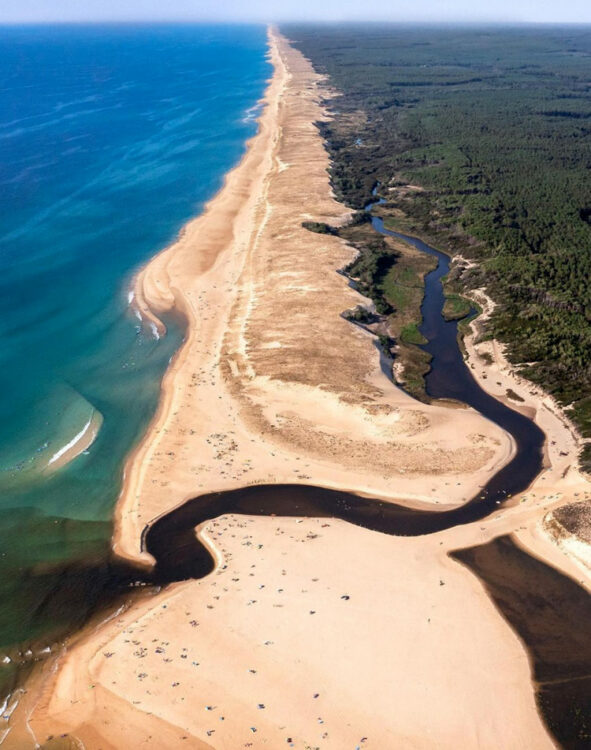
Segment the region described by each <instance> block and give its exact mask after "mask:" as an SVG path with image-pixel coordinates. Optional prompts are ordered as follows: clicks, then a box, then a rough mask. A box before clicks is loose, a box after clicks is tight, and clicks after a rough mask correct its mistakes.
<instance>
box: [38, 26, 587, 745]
mask: <svg viewBox="0 0 591 750" xmlns="http://www.w3.org/2000/svg"><path fill="white" fill-rule="evenodd" d="M271 43H272V44H271V48H272V55H273V61H274V64H275V74H274V77H273V79H272V81H271V83H270V86H269V89H268V92H267V96H266V109H265V111H264V114H263V116H262V120H261V128H260V132H259V134H258V136H257V137H256V138H255V139H254V141H253V142H252V143H251V145H250V149H249V151H248V153H247V155H246V156H245V158H244V159H243V161H242V163H241V165H240V167H239V168H238V169H237V170H235V171H234V172H233V173H231V175H230V176H229V178H228V180H227V183H226V186H225V188H224V190H223V191H222V192H221V193H220V195H218V196H217V197H216V199H215V200H214V201H213V202H212V204H211V205H210V206H209V208H208V211H207V212H206V214H205V215H204V216H203V217H201V218H199V219H197V220H196V221H194V222H192V223H191V224H189V225H188V227H187V228H186V230H185V231H184V233H183V235H182V237H181V238H180V239H179V242H178V243H177V244H175V245H174V246H172V247H171V248H169V249H167V250H166V251H164V252H163V253H161V254H160V255H159V256H158V257H157V258H156V259H155V260H154V261H152V263H150V265H149V266H147V267H146V269H144V271H143V272H142V273H141V274H140V276H139V277H138V281H137V286H136V294H137V298H138V300H139V304H140V306H141V308H142V309H143V313H144V315H145V316H146V317H150V316H156V317H155V318H152V317H150V319H151V320H153V321H155V320H157V318H158V315H161V314H162V313H164V312H166V311H169V310H173V309H176V310H180V311H182V312H183V314H184V315H185V316H186V317H187V319H188V321H189V329H188V337H187V341H186V343H185V345H184V347H183V349H182V350H181V352H180V353H179V355H178V357H177V358H176V360H175V362H174V363H173V365H172V366H171V368H170V370H169V372H168V373H167V375H166V378H165V383H164V388H163V395H162V403H161V408H160V411H159V414H158V415H157V418H156V419H155V421H154V424H153V425H152V427H151V428H150V430H149V432H148V434H147V436H146V439H145V440H144V441H143V443H142V445H141V446H140V447H139V449H138V450H137V451H136V453H135V455H134V456H132V457H131V459H130V462H129V465H128V467H127V472H126V483H125V488H124V493H123V495H122V498H121V502H120V504H119V506H118V525H117V535H116V539H115V547H116V550H117V552H118V553H119V554H121V555H124V556H127V557H130V558H132V559H134V560H142V559H143V560H146V562H147V561H148V559H147V556H145V555H142V553H141V547H140V535H141V531H142V529H143V528H144V526H145V525H146V524H147V523H149V522H150V521H151V520H152V519H153V518H155V517H157V516H158V515H160V514H162V513H164V512H166V511H167V510H169V509H170V508H172V507H174V506H176V505H178V504H179V503H181V502H182V501H183V500H185V499H186V498H189V497H194V496H197V495H199V494H201V493H205V492H208V491H211V490H218V489H224V488H232V487H237V486H241V485H244V484H247V483H255V482H294V481H296V482H297V481H301V482H305V483H309V484H322V485H325V486H330V487H342V488H347V489H357V490H359V491H365V492H368V493H371V494H374V495H380V496H383V497H385V498H392V499H395V500H396V501H401V502H409V503H413V502H414V503H430V504H432V507H433V509H434V510H435V509H436V507H435V503H439V504H440V505H441V506H446V505H447V506H449V505H453V504H457V503H459V502H461V501H462V500H463V499H464V498H466V499H467V498H469V497H470V496H471V495H472V494H473V493H474V491H475V489H476V488H477V487H478V485H480V484H483V483H484V481H486V479H487V478H488V477H489V476H490V474H491V472H492V471H494V468H495V466H498V465H499V464H500V463H501V462H503V461H505V460H506V459H507V458H508V456H509V454H510V451H511V444H510V441H509V439H508V437H507V436H506V435H505V434H504V433H503V432H502V431H500V430H499V429H498V428H496V427H495V426H494V425H492V424H491V423H488V422H487V421H486V420H484V419H483V418H482V417H480V416H479V415H478V414H476V413H474V412H472V411H470V410H457V409H445V408H442V407H427V406H424V405H421V404H418V403H417V402H415V401H413V400H412V399H410V398H409V397H407V396H406V395H405V394H404V393H403V392H401V391H400V390H398V389H396V388H395V387H394V386H392V385H391V384H389V383H388V381H387V380H386V379H385V377H384V376H383V375H382V374H381V373H380V371H379V368H378V362H377V353H376V351H375V349H374V346H373V343H372V341H371V339H370V338H369V337H368V336H366V335H365V334H364V333H362V332H361V331H360V330H359V329H357V328H355V327H353V326H351V325H350V324H348V323H346V322H345V321H344V320H343V319H342V318H340V313H341V312H342V311H343V310H344V309H346V308H348V307H352V306H353V305H355V304H357V303H358V302H359V299H360V298H359V296H358V295H357V294H356V293H355V292H354V291H353V290H351V289H349V288H348V287H347V285H346V283H345V280H344V279H343V277H341V276H339V275H338V274H337V273H336V269H338V268H339V267H341V266H343V265H344V264H345V263H346V262H347V261H348V259H349V258H350V257H351V251H350V249H348V248H347V247H346V246H344V245H343V244H342V243H341V242H340V241H339V240H337V239H335V238H332V237H326V236H321V235H316V234H311V233H309V232H306V231H305V230H303V229H302V228H301V226H300V225H301V221H302V220H305V219H313V220H325V221H337V220H341V219H342V217H343V208H342V206H340V205H339V204H337V203H336V202H335V201H334V200H333V199H332V198H331V196H330V191H329V186H328V177H327V173H326V167H327V157H326V154H325V152H324V149H323V147H322V143H321V141H320V138H319V136H318V134H317V131H316V130H315V128H314V126H313V124H312V123H313V122H314V121H315V120H317V119H318V118H319V117H321V116H322V109H321V107H320V104H319V101H318V85H319V81H318V78H317V76H315V75H314V73H313V72H312V70H311V68H310V66H309V65H308V63H307V62H306V61H305V60H303V58H301V56H300V55H299V54H298V53H296V52H295V51H293V50H292V49H291V48H289V47H288V46H287V44H286V42H285V41H284V40H283V39H281V38H280V37H278V36H276V35H273V36H272V38H271ZM474 356H475V355H474V353H473V357H474ZM473 361H474V362H475V363H476V364H477V360H475V359H474V360H473ZM476 364H475V367H476ZM478 367H480V365H479V364H478ZM478 367H477V368H476V369H478ZM480 369H482V368H480ZM501 370H502V367H501V366H499V372H500V371H501ZM475 372H476V371H475ZM482 374H483V373H482V372H481V371H480V370H479V371H478V372H476V375H477V376H478V377H482ZM501 374H502V375H503V377H505V376H506V377H507V378H510V377H511V373H501ZM489 377H490V376H487V381H486V382H488V379H489ZM495 382H496V378H495ZM499 382H503V383H504V381H501V380H499ZM507 382H512V383H513V381H510V380H508V381H507ZM513 386H515V384H514V383H513ZM524 397H525V398H526V401H525V402H524V406H526V407H528V408H530V409H531V411H532V413H534V412H540V413H541V411H542V410H541V408H539V407H540V404H539V403H538V402H536V400H535V399H536V398H537V397H536V396H535V394H531V393H528V394H524ZM544 414H545V412H544ZM543 418H544V419H550V418H549V417H547V416H544V417H543ZM545 427H546V428H547V429H548V430H553V433H552V434H553V435H554V436H555V437H556V440H557V441H560V445H561V446H567V447H568V449H569V450H570V451H571V453H570V458H569V461H570V463H569V465H568V466H569V467H571V468H568V467H565V465H564V464H563V463H560V461H562V460H563V459H564V457H562V456H560V455H559V453H558V452H556V451H551V453H550V454H549V458H548V460H549V468H550V471H549V472H546V474H544V475H543V476H542V477H541V478H539V479H538V480H537V481H536V483H535V485H534V486H533V487H532V488H530V490H529V491H528V493H527V494H526V495H525V498H526V499H525V500H524V501H523V502H519V503H518V504H516V505H515V506H514V507H512V508H510V507H507V508H503V509H502V510H499V512H498V513H497V514H495V515H494V516H492V517H490V518H489V519H486V520H485V521H482V522H479V523H476V524H470V525H468V526H463V527H457V528H454V529H450V530H447V531H444V532H441V533H438V534H433V535H430V536H428V537H419V538H401V537H390V536H385V535H382V534H378V533H375V532H370V531H367V530H365V529H362V528H358V527H355V526H352V525H350V524H347V523H345V522H343V521H336V520H331V519H329V520H326V519H294V518H289V519H288V518H275V517H270V518H263V517H249V516H236V515H228V516H223V517H221V518H219V519H216V520H215V521H212V522H210V523H208V524H206V525H205V527H204V528H201V529H200V530H199V533H200V535H201V537H202V539H203V540H204V541H205V542H206V543H207V544H208V545H209V546H210V548H211V549H212V551H213V552H214V554H215V556H216V559H217V567H216V571H215V572H214V573H213V574H211V575H210V576H208V577H207V578H204V579H202V580H200V581H189V582H186V583H182V584H175V585H173V586H170V587H168V588H167V589H166V590H164V591H162V592H160V593H158V594H154V595H152V596H148V597H147V598H146V599H144V600H143V601H142V602H141V603H137V604H135V605H133V606H132V607H131V608H130V609H128V610H127V611H125V612H123V613H120V614H119V615H118V616H116V617H115V618H114V619H112V620H111V621H110V622H108V623H106V624H104V625H103V626H102V627H99V628H98V629H95V630H94V631H93V632H90V633H88V634H87V635H86V636H85V637H83V638H82V639H80V640H79V642H78V643H77V644H76V645H75V646H74V647H73V648H71V649H70V650H69V651H68V652H67V653H66V655H65V656H64V657H63V658H62V659H61V660H60V662H59V664H58V665H57V668H56V670H55V672H54V673H53V674H52V675H50V676H49V677H47V678H46V680H45V682H43V683H42V684H41V687H40V693H39V695H38V702H37V705H36V707H35V710H34V711H32V713H31V716H30V719H29V726H30V729H31V732H32V733H34V735H35V736H36V738H37V740H38V741H39V742H43V741H45V739H46V738H47V736H48V735H50V734H52V735H57V734H60V733H66V732H67V733H70V740H71V741H72V742H73V743H74V742H76V743H83V746H85V747H86V748H88V749H89V750H90V749H91V748H92V749H93V750H94V749H95V748H103V749H104V750H107V749H108V748H120V747H134V748H135V747H154V748H169V747H170V748H177V747H181V748H182V747H192V748H224V749H227V750H235V749H237V748H242V747H252V748H265V747H267V748H273V749H274V748H281V747H291V746H293V747H296V748H302V749H304V748H334V749H335V750H344V749H346V748H351V749H352V750H353V749H354V748H360V749H361V748H373V749H374V750H386V749H390V748H391V749H392V750H393V749H394V748H396V749H398V748H433V747H438V748H450V749H451V748H458V747H462V748H491V750H492V749H493V748H495V749H496V748H499V747H502V748H506V749H509V750H511V749H513V748H515V750H517V749H518V748H519V749H521V748H524V747H527V748H536V749H537V748H549V747H552V746H553V744H552V741H551V740H550V738H549V736H548V734H547V733H546V730H545V728H544V727H543V724H542V722H541V720H540V718H539V716H538V713H537V710H536V705H535V700H534V692H533V688H532V685H531V682H530V667H529V663H528V659H527V655H526V652H525V650H524V648H523V646H522V645H521V643H520V642H519V640H518V639H517V637H516V636H515V634H514V633H513V631H512V630H511V629H510V628H509V627H508V626H507V624H506V623H505V621H504V620H503V619H502V617H501V616H500V615H499V614H498V612H497V611H496V609H495V608H494V606H493V605H492V603H491V601H490V599H489V597H488V596H487V595H486V593H485V591H484V589H483V587H482V586H481V585H480V583H479V582H478V580H477V579H476V578H475V577H474V576H473V575H471V574H470V573H469V572H468V571H467V570H466V569H465V568H464V567H462V566H461V565H459V564H458V563H456V562H454V561H453V560H451V559H450V558H449V557H448V556H447V553H448V552H449V551H451V550H453V549H456V548H459V547H463V546H470V545H473V544H478V543H482V542H485V541H487V540H489V539H491V538H493V537H494V536H497V535H499V534H504V533H509V532H516V533H517V535H518V536H517V538H520V535H521V538H522V541H523V543H524V544H527V546H528V549H531V550H532V552H534V553H535V554H539V555H540V556H544V554H551V555H553V556H554V559H553V560H552V563H553V564H555V565H557V566H558V567H562V568H563V569H564V570H565V572H567V573H571V574H574V572H576V573H577V574H579V570H578V569H576V568H574V567H573V564H572V562H571V561H570V560H569V559H568V558H567V556H566V555H565V554H564V553H563V552H562V551H560V550H559V549H558V548H557V547H556V546H555V545H550V544H549V542H548V539H547V537H544V536H543V535H542V534H540V533H538V532H539V528H540V526H539V523H540V519H541V518H542V516H543V514H544V512H545V510H546V509H550V508H552V507H554V506H555V505H556V504H557V503H559V502H564V500H565V499H567V498H568V497H571V496H572V495H573V494H574V492H575V491H578V490H579V489H580V488H581V487H583V486H585V484H584V480H583V479H582V478H581V477H580V476H579V475H578V474H577V472H576V470H575V469H574V468H572V466H571V464H572V455H573V454H572V450H574V448H575V447H576V445H575V443H576V436H573V435H572V434H571V433H570V432H569V431H568V429H567V425H565V424H564V423H563V422H562V421H561V420H560V419H559V418H558V417H556V422H552V421H551V420H550V422H548V423H547V424H546V425H545ZM567 433H568V434H567ZM568 435H570V437H569V436H568ZM569 440H570V443H569ZM567 469H568V470H567ZM565 474H566V476H565ZM546 484H547V485H549V486H548V487H546ZM519 500H521V498H519ZM548 549H551V550H552V552H551V553H548ZM73 736H75V738H76V740H74V739H72V737H73ZM79 746H82V745H76V744H72V745H71V747H79Z"/></svg>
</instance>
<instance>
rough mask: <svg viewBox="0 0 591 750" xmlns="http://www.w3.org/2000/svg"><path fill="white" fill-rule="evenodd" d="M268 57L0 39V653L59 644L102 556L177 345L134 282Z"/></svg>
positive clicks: (89, 39)
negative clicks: (84, 580) (76, 586)
mask: <svg viewBox="0 0 591 750" xmlns="http://www.w3.org/2000/svg"><path fill="white" fill-rule="evenodd" d="M266 53H267V47H266V30H265V28H264V27H262V26H207V25H162V26H160V25H145V26H134V25H121V26H110V25H104V26H79V25H71V26H68V25H65V26H28V27H24V26H23V27H0V60H1V61H2V64H1V65H0V394H1V396H0V596H1V599H2V607H1V608H0V656H1V654H2V652H3V651H4V653H11V654H13V655H14V652H15V644H27V643H29V642H33V641H34V642H36V643H42V642H43V640H44V639H46V640H47V642H50V641H51V640H52V639H54V638H56V637H58V636H59V634H60V633H61V632H62V631H64V630H67V627H68V622H69V620H70V618H71V616H72V615H71V612H70V611H69V609H68V607H67V606H63V601H62V600H63V598H64V597H63V596H61V597H60V595H59V591H60V580H61V577H63V571H64V569H65V568H66V567H67V566H75V565H76V564H78V563H79V562H81V561H84V560H89V559H93V560H96V559H99V560H100V559H103V558H104V559H106V557H107V556H108V551H109V540H110V535H111V530H112V525H111V514H112V510H113V506H114V503H115V501H116V499H117V496H118V493H119V490H120V486H121V480H122V471H123V464H124V460H125V457H126V456H127V454H128V453H129V452H130V450H131V449H132V448H133V446H134V445H135V444H136V443H137V441H138V439H139V438H140V437H141V435H142V433H143V431H144V430H145V428H146V426H147V424H148V422H149V420H150V418H151V417H152V416H153V414H154V411H155V408H156V405H157V401H158V394H159V387H160V381H161V379H162V376H163V373H164V371H165V369H166V366H167V364H168V362H169V360H170V358H171V357H172V356H173V354H174V352H175V351H176V349H177V348H178V347H179V344H180V343H181V341H182V336H183V331H182V330H181V328H180V326H179V324H178V323H175V321H168V324H169V325H168V333H167V335H166V336H165V337H163V338H158V337H157V335H156V334H155V332H154V331H153V330H151V329H150V328H149V327H148V328H146V327H145V326H144V325H142V324H141V322H140V321H139V320H138V319H137V317H136V316H135V315H134V314H133V311H132V310H131V309H130V306H129V290H130V282H131V279H132V278H133V275H134V273H135V271H136V270H137V269H138V268H139V267H140V266H141V265H142V264H143V263H145V262H146V261H147V260H148V259H149V258H150V257H151V256H152V255H154V254H155V253H156V252H158V251H159V250H160V249H162V248H164V247H165V246H166V245H167V244H169V243H170V242H171V241H172V240H174V238H175V236H176V234H177V232H178V231H179V229H180V228H181V227H182V225H183V224H184V223H185V222H186V221H187V220H188V219H190V218H192V217H193V216H195V215H197V214H198V213H199V212H200V211H201V210H202V208H203V205H204V203H205V202H206V201H207V200H208V199H210V198H211V197H212V196H213V195H214V194H215V193H216V192H217V190H218V189H219V188H220V187H221V185H222V182H223V177H224V174H225V173H226V172H227V171H228V170H229V169H230V168H231V167H232V166H233V165H235V164H236V163H237V161H238V160H239V158H240V156H241V155H242V154H243V152H244V150H245V143H246V141H247V139H248V138H249V137H251V136H252V135H254V133H255V132H256V120H257V114H258V111H259V106H258V102H259V100H260V98H261V96H262V94H263V92H264V88H265V83H266V81H267V79H268V78H269V76H270V75H271V72H272V71H271V66H270V63H269V61H268V60H267V55H266ZM101 419H102V424H101V426H100V430H99V432H98V435H97V437H96V440H95V441H94V443H93V444H92V445H91V446H90V448H89V449H88V450H86V451H84V453H83V454H81V455H79V456H78V457H77V458H75V459H74V460H73V461H72V462H71V463H69V464H68V465H66V466H65V467H63V468H61V469H57V470H55V467H53V466H52V464H53V463H55V464H56V465H59V461H58V460H57V459H59V458H60V456H61V455H63V452H64V451H65V449H66V447H67V446H68V445H69V444H71V443H72V442H73V441H75V439H76V437H77V436H79V435H80V434H81V433H83V432H84V430H85V429H86V428H87V426H88V424H89V422H90V421H91V420H94V421H95V423H96V424H98V423H100V420H101ZM60 602H61V603H60ZM11 663H12V662H8V661H6V664H5V666H4V667H0V671H1V670H2V669H3V668H4V669H8V670H9V669H10V664H11ZM1 680H2V675H1V674H0V681H1Z"/></svg>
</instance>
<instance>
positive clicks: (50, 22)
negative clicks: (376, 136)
mask: <svg viewBox="0 0 591 750" xmlns="http://www.w3.org/2000/svg"><path fill="white" fill-rule="evenodd" d="M163 24H171V25H172V24H174V25H186V26H192V25H219V26H242V25H246V26H273V25H280V24H300V25H305V26H377V25H383V24H388V25H391V26H397V25H400V26H591V20H589V21H564V20H563V21H558V20H541V21H532V20H527V19H525V20H524V19H521V20H517V19H512V20H511V19H459V18H455V19H443V18H441V19H436V20H425V19H410V18H406V19H392V18H374V19H372V20H362V19H354V18H351V19H339V20H330V19H314V20H308V19H297V18H284V19H247V18H242V19H235V20H234V19H233V20H229V19H223V18H186V17H185V18H63V19H52V18H46V19H34V20H33V19H19V20H5V21H4V20H1V19H0V27H3V26H80V25H93V26H94V25H96V26H98V25H111V26H112V25H122V26H123V25H138V26H154V25H163Z"/></svg>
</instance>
